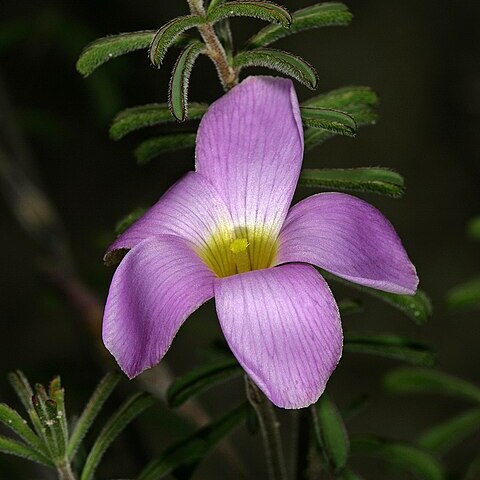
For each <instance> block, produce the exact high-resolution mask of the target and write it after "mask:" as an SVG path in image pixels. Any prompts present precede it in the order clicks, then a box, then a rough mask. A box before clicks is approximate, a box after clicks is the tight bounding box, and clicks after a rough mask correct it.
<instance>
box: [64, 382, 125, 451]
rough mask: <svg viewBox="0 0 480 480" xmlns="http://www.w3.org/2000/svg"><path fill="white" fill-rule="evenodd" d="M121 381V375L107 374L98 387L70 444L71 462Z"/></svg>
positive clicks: (73, 433)
mask: <svg viewBox="0 0 480 480" xmlns="http://www.w3.org/2000/svg"><path fill="white" fill-rule="evenodd" d="M119 381H120V375H118V374H116V373H107V375H105V377H103V379H102V381H101V382H100V383H99V384H98V387H97V388H96V389H95V391H94V392H93V394H92V396H91V397H90V400H89V401H88V403H87V405H86V407H85V409H84V410H83V412H82V414H81V416H80V418H79V419H78V421H77V423H76V425H75V428H74V429H73V432H72V435H71V437H70V440H69V442H68V446H67V457H68V459H69V460H72V459H73V458H74V457H75V454H76V453H77V450H78V448H79V447H80V445H81V443H82V441H83V439H84V438H85V435H86V434H87V432H88V430H89V429H90V427H91V426H92V424H93V422H94V420H95V418H96V417H97V415H98V413H99V412H100V410H101V408H102V407H103V405H104V403H105V402H106V401H107V399H108V397H109V396H110V394H111V393H112V391H113V389H114V388H115V387H116V385H117V384H118V382H119Z"/></svg>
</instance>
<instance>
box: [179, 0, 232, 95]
mask: <svg viewBox="0 0 480 480" xmlns="http://www.w3.org/2000/svg"><path fill="white" fill-rule="evenodd" d="M188 5H189V6H190V11H191V12H192V15H201V16H202V17H205V16H206V11H205V6H204V4H203V0H188ZM198 30H199V32H200V35H201V37H202V39H203V41H204V42H205V45H206V46H207V55H208V56H209V57H210V59H211V60H212V62H213V63H214V64H215V67H216V69H217V73H218V76H219V78H220V81H221V82H222V86H223V88H224V89H225V90H230V89H231V88H232V87H234V86H235V85H236V84H237V83H238V74H237V72H236V70H235V69H234V68H233V67H232V66H231V65H230V64H229V63H228V58H227V54H226V52H225V49H224V48H223V45H222V43H221V42H220V40H219V38H218V36H217V34H216V33H215V30H214V28H213V26H212V25H211V24H210V23H205V24H204V25H201V26H199V27H198Z"/></svg>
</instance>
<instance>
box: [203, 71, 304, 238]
mask: <svg viewBox="0 0 480 480" xmlns="http://www.w3.org/2000/svg"><path fill="white" fill-rule="evenodd" d="M302 157H303V129H302V121H301V117H300V109H299V106H298V101H297V96H296V94H295V89H294V87H293V84H292V82H291V81H290V80H287V79H282V78H274V77H258V76H256V77H250V78H247V79H246V80H244V81H243V82H242V83H241V84H240V85H238V86H236V87H235V88H233V89H232V90H231V91H230V92H229V93H227V94H226V95H224V96H223V97H222V98H221V99H220V100H218V101H216V102H215V103H214V104H213V105H212V106H211V107H210V109H209V110H208V112H207V113H206V115H205V116H204V117H203V119H202V122H201V124H200V128H199V131H198V137H197V150H196V170H197V172H199V173H201V174H202V175H204V176H205V177H206V178H208V180H209V181H210V182H211V183H212V184H213V185H214V186H215V187H216V188H217V190H218V191H219V193H220V194H221V195H222V197H223V199H224V201H225V203H226V205H227V207H228V208H229V210H230V213H231V215H232V217H233V221H234V223H235V226H236V227H237V228H238V230H237V232H238V233H240V234H241V235H242V236H248V235H246V233H247V231H249V230H250V231H252V229H254V228H257V229H258V228H261V231H259V232H258V231H257V232H255V234H257V233H258V234H259V235H261V234H262V233H263V232H265V231H268V232H269V233H270V234H271V235H273V236H275V238H276V236H277V234H278V232H279V231H280V229H281V227H282V224H283V221H284V220H285V217H286V214H287V212H288V208H289V206H290V203H291V201H292V197H293V194H294V191H295V187H296V185H297V181H298V176H299V173H300V167H301V163H302Z"/></svg>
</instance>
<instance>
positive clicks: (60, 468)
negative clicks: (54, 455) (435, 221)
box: [57, 461, 77, 480]
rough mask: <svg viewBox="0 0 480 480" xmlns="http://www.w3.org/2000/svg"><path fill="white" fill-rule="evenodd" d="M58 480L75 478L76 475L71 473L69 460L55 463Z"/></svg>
mask: <svg viewBox="0 0 480 480" xmlns="http://www.w3.org/2000/svg"><path fill="white" fill-rule="evenodd" d="M57 473H58V480H77V477H76V476H75V474H74V473H73V470H72V466H71V465H70V462H68V461H65V462H63V463H61V464H59V465H57Z"/></svg>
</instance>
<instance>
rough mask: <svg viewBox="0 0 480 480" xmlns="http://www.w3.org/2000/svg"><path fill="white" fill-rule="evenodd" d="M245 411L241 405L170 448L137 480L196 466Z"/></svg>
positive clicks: (158, 476) (158, 478) (232, 427)
mask: <svg viewBox="0 0 480 480" xmlns="http://www.w3.org/2000/svg"><path fill="white" fill-rule="evenodd" d="M247 409H248V405H247V404H243V405H241V406H240V407H238V408H236V409H235V410H233V411H231V412H229V413H227V414H226V415H224V416H223V417H221V418H220V419H219V420H217V421H215V422H214V423H212V424H210V425H208V426H206V427H203V428H201V429H200V430H198V431H197V432H195V433H193V434H192V435H190V436H189V437H187V438H186V439H185V440H183V441H181V442H179V443H177V444H175V445H173V446H171V447H170V448H168V449H167V450H166V451H165V452H164V453H163V455H162V456H161V457H160V458H158V459H157V460H154V461H153V462H151V463H150V464H149V465H148V466H147V467H146V468H145V470H143V472H142V473H141V474H140V475H139V477H138V480H160V479H162V478H165V477H166V476H167V475H169V474H170V473H172V472H173V471H174V470H176V469H177V468H179V467H183V466H187V467H188V466H191V465H196V464H197V463H198V462H199V461H201V460H202V459H203V458H204V457H205V455H206V454H207V453H208V452H209V451H210V450H212V449H213V448H214V447H215V446H216V445H217V444H218V443H219V442H220V440H222V439H223V438H224V437H225V436H227V435H228V434H229V433H230V432H231V431H232V430H233V429H234V428H235V427H236V426H237V425H238V424H239V423H240V421H241V420H243V419H244V418H245V415H246V412H247Z"/></svg>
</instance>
